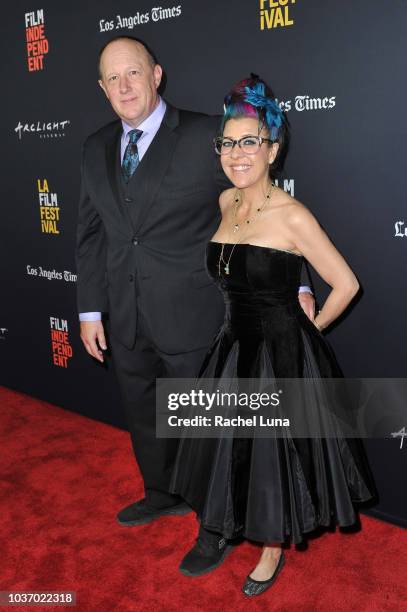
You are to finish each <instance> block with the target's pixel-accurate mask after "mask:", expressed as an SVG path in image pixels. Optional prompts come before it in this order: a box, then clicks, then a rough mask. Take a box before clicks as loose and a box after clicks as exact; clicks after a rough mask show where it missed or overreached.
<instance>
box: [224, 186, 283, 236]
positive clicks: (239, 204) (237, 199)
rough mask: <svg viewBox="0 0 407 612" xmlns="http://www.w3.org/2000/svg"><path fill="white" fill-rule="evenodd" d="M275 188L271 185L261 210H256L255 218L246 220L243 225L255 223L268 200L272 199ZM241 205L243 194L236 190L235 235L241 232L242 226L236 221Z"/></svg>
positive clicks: (234, 209) (234, 210)
mask: <svg viewBox="0 0 407 612" xmlns="http://www.w3.org/2000/svg"><path fill="white" fill-rule="evenodd" d="M273 187H274V185H273V183H270V187H269V190H268V192H267V194H266V197H265V199H264V202H263V204H262V205H261V206H260V207H259V208H257V209H256V212H255V214H254V216H253V217H252V218H251V219H244V221H242V224H243V223H246V224H247V225H249V223H253V221H255V220H256V218H257V217H258V216H259V214H260V213H261V212H262V210H263V209H264V207H265V206H266V204H267V202H268V200H269V199H270V195H271V190H272V188H273ZM241 205H242V192H241V191H240V190H238V189H236V195H235V205H234V208H233V218H234V219H235V223H234V225H233V233H234V234H235V233H236V232H238V231H239V230H240V225H239V223H237V221H236V213H237V209H238V208H239V206H241Z"/></svg>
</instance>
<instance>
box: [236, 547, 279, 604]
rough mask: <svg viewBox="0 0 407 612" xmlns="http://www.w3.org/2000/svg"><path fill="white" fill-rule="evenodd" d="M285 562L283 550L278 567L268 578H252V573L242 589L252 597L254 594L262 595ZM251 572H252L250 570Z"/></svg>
mask: <svg viewBox="0 0 407 612" xmlns="http://www.w3.org/2000/svg"><path fill="white" fill-rule="evenodd" d="M284 563H285V556H284V553H283V551H281V555H280V558H279V560H278V563H277V565H276V569H275V570H274V573H273V575H272V576H271V578H269V579H268V580H254V578H250V574H249V575H248V576H247V578H246V582H245V583H244V585H243V587H242V591H243V593H244V594H245V595H248V596H249V597H252V596H253V595H261V594H262V593H264V591H267V589H269V588H270V587H271V585H272V584H273V583H274V581H275V579H276V578H277V576H278V574H279V573H280V572H281V570H282V569H283V565H284ZM250 573H251V572H250Z"/></svg>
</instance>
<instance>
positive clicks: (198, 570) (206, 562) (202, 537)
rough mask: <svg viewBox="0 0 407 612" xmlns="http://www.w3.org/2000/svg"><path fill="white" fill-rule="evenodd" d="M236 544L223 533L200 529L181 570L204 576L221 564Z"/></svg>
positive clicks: (189, 573)
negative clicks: (233, 544)
mask: <svg viewBox="0 0 407 612" xmlns="http://www.w3.org/2000/svg"><path fill="white" fill-rule="evenodd" d="M233 548H234V546H232V545H231V544H229V543H228V541H227V540H225V538H224V537H223V536H221V535H218V534H215V533H212V532H209V531H207V530H206V529H204V528H203V527H201V528H200V530H199V536H198V538H197V539H196V543H195V545H194V546H193V547H192V548H191V550H190V551H189V552H188V553H187V554H186V555H185V557H184V558H183V559H182V561H181V564H180V566H179V571H180V572H181V574H184V576H202V575H203V574H207V573H208V572H211V571H212V570H214V569H216V568H217V567H219V565H221V564H222V563H223V562H224V560H225V559H226V557H227V556H228V554H229V553H230V552H232V550H233Z"/></svg>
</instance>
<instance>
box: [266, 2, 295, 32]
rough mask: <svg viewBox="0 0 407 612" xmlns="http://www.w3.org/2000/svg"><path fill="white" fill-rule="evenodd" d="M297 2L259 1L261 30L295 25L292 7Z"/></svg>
mask: <svg viewBox="0 0 407 612" xmlns="http://www.w3.org/2000/svg"><path fill="white" fill-rule="evenodd" d="M295 2H296V0H259V4H260V30H272V29H274V28H286V27H289V26H292V25H294V19H292V15H291V6H292V5H293V4H295Z"/></svg>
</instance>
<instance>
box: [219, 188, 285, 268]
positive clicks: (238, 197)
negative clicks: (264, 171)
mask: <svg viewBox="0 0 407 612" xmlns="http://www.w3.org/2000/svg"><path fill="white" fill-rule="evenodd" d="M273 187H274V184H273V183H270V188H269V190H268V192H267V194H266V197H265V199H264V202H263V204H262V206H260V207H259V208H257V210H256V213H255V215H254V216H253V217H252V218H251V219H245V223H246V224H249V223H253V222H254V221H255V220H256V219H257V218H258V217H259V216H260V214H261V213H262V211H263V210H264V208H265V206H266V204H267V202H268V201H269V199H270V195H271V190H272V188H273ZM239 202H240V204H241V193H238V192H237V190H236V196H235V206H234V210H233V217H234V219H236V212H237V208H238V206H240V204H239ZM239 229H240V226H239V224H238V223H237V222H235V223H234V224H233V233H236V232H237V231H239ZM243 238H244V236H240V238H239V240H238V241H237V242H235V243H234V244H233V247H232V249H231V251H230V254H229V257H228V258H227V261H225V259H224V258H223V252H224V249H225V244H226V243H222V250H221V252H220V256H219V261H218V274H219V276H221V264H223V265H224V271H225V274H230V260H231V259H232V255H233V251H234V250H235V247H236V245H238V244H240V243H241V242H242V240H243Z"/></svg>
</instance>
